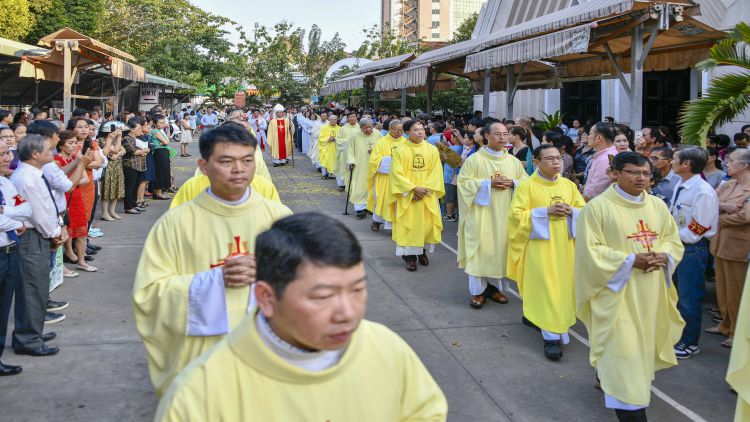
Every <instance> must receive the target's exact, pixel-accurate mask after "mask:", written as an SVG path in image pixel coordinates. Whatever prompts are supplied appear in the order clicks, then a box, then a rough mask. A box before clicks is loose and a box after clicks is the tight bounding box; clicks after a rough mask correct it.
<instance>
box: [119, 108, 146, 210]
mask: <svg viewBox="0 0 750 422" xmlns="http://www.w3.org/2000/svg"><path fill="white" fill-rule="evenodd" d="M145 123H146V121H145V120H144V119H143V118H142V117H134V118H132V119H130V121H128V128H130V131H129V132H128V133H126V134H125V136H123V138H122V148H123V151H124V155H123V158H122V170H123V175H124V181H125V213H126V214H140V213H142V212H144V211H146V209H145V207H141V206H140V205H139V201H138V200H139V197H138V195H139V191H140V188H141V186H142V182H143V180H144V178H145V173H146V156H147V155H148V153H149V149H148V148H140V147H138V142H137V141H138V137H140V136H143V125H144V124H145ZM141 142H142V141H141ZM141 195H142V193H141ZM140 199H141V200H143V197H142V196H141V197H140Z"/></svg>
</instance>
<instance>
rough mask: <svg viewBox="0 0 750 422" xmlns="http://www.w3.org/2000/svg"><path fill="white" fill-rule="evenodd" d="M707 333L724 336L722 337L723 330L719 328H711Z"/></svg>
mask: <svg viewBox="0 0 750 422" xmlns="http://www.w3.org/2000/svg"><path fill="white" fill-rule="evenodd" d="M706 332H707V333H708V334H719V335H722V336H723V335H724V333H722V332H721V330H720V329H719V327H709V328H706Z"/></svg>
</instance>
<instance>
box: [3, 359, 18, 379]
mask: <svg viewBox="0 0 750 422" xmlns="http://www.w3.org/2000/svg"><path fill="white" fill-rule="evenodd" d="M21 372H23V368H21V367H20V366H13V365H3V363H2V362H0V377H7V376H9V375H18V374H20V373H21Z"/></svg>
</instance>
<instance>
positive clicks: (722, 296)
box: [706, 149, 750, 348]
mask: <svg viewBox="0 0 750 422" xmlns="http://www.w3.org/2000/svg"><path fill="white" fill-rule="evenodd" d="M727 173H728V174H729V176H730V177H731V180H729V181H728V182H726V183H724V184H723V185H721V186H719V189H718V190H717V191H716V194H717V195H718V197H719V228H718V231H717V232H716V236H715V237H714V238H713V239H711V253H712V254H713V255H714V257H715V258H716V296H717V299H718V301H719V311H720V312H721V317H722V319H723V321H722V322H721V323H720V324H719V325H718V326H716V327H711V328H708V329H706V332H708V333H711V334H722V335H725V336H727V337H729V338H728V339H726V340H724V341H723V342H722V343H721V345H722V346H724V347H730V348H731V347H732V337H733V336H734V328H735V325H736V324H737V313H738V312H739V307H740V298H741V297H742V288H743V285H744V283H745V274H746V273H747V267H748V253H750V204H748V199H750V149H737V150H735V151H734V152H732V153H731V154H729V155H728V156H727Z"/></svg>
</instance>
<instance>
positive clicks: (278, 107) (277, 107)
mask: <svg viewBox="0 0 750 422" xmlns="http://www.w3.org/2000/svg"><path fill="white" fill-rule="evenodd" d="M284 110H285V108H284V106H283V105H281V104H276V105H275V106H273V111H284Z"/></svg>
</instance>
